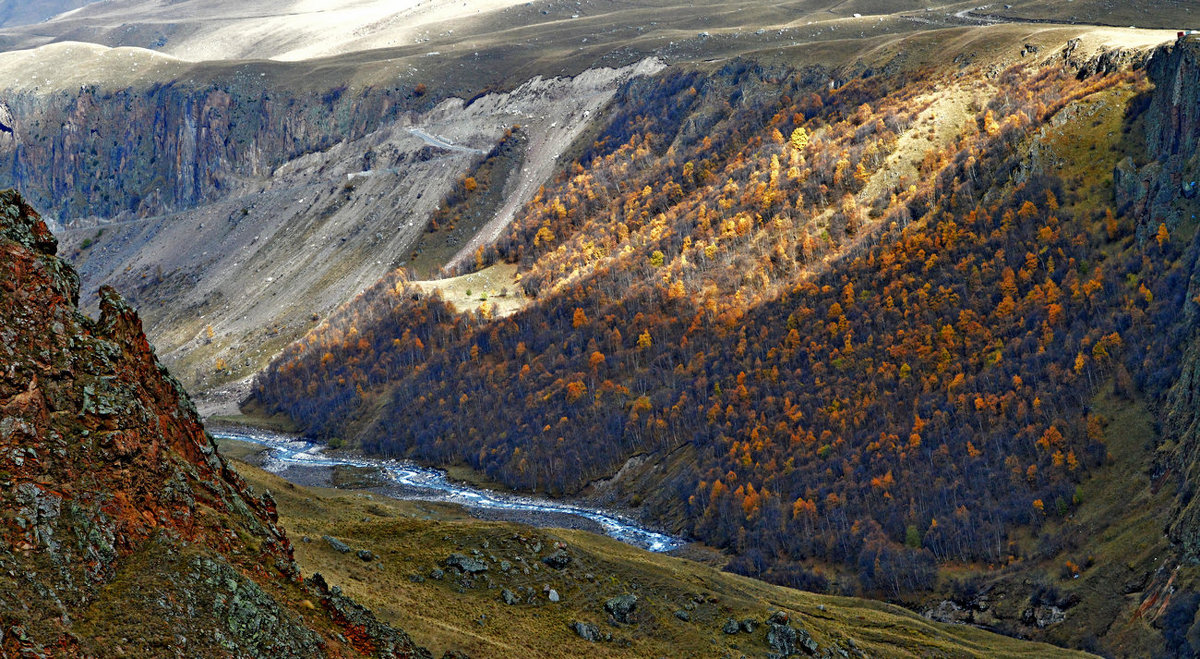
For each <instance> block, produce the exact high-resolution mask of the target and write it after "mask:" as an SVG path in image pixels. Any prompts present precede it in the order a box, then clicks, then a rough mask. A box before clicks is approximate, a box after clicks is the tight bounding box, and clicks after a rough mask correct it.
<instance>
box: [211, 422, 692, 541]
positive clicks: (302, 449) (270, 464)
mask: <svg viewBox="0 0 1200 659" xmlns="http://www.w3.org/2000/svg"><path fill="white" fill-rule="evenodd" d="M212 435H213V436H214V437H216V438H217V439H231V440H237V441H242V442H250V443H252V444H258V445H260V446H265V447H267V448H269V449H270V458H269V459H268V461H267V463H266V464H264V465H263V468H264V469H266V470H267V471H271V472H276V473H278V472H279V471H282V470H284V469H286V468H288V467H295V466H300V467H340V466H345V467H365V468H372V469H379V470H380V472H381V473H382V474H383V475H384V476H385V477H386V478H388V479H389V480H391V481H392V482H394V483H395V484H397V485H400V486H403V488H402V492H403V493H402V494H400V495H398V496H396V498H399V499H411V500H417V501H442V502H450V503H457V504H459V505H462V506H465V507H467V508H474V509H477V510H492V511H518V512H523V513H526V514H529V515H533V516H535V517H537V516H542V517H553V516H561V515H570V516H573V517H579V518H582V519H585V520H588V521H590V522H592V523H594V524H597V525H599V526H600V527H601V528H602V529H604V533H605V534H607V535H608V536H610V537H612V538H615V539H617V540H620V541H621V542H624V543H627V544H630V545H634V546H635V547H641V548H642V549H647V550H650V551H653V552H666V551H671V550H672V549H676V548H678V547H680V546H682V545H683V544H684V541H683V540H681V539H680V538H676V537H673V536H670V535H666V534H664V533H659V532H657V531H652V530H650V529H648V528H645V527H643V526H641V525H639V524H638V523H637V522H634V521H633V520H630V519H628V518H626V517H623V516H621V515H617V514H616V513H611V512H606V511H603V510H599V509H596V508H589V507H587V506H582V505H577V504H570V503H560V502H557V501H549V500H546V499H539V498H537V497H529V496H523V495H518V494H507V493H502V492H495V491H492V490H485V489H480V488H474V487H470V486H468V485H462V484H459V483H453V482H451V481H450V480H449V479H447V478H446V474H445V472H443V471H441V470H439V469H431V468H429V467H422V466H420V465H417V464H414V463H412V462H408V461H404V460H376V459H371V458H363V457H342V456H336V457H335V456H329V455H325V454H324V450H325V448H326V447H325V446H323V445H321V444H317V443H314V442H309V441H306V440H303V439H300V438H296V437H289V436H286V435H280V434H276V433H271V432H267V431H262V430H250V429H239V430H237V431H233V430H222V431H217V432H213V433H212ZM547 525H548V526H552V525H553V524H547Z"/></svg>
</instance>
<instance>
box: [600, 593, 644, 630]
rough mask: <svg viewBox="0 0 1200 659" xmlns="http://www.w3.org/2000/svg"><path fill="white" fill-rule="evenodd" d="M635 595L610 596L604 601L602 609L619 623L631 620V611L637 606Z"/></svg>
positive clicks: (627, 622) (626, 622)
mask: <svg viewBox="0 0 1200 659" xmlns="http://www.w3.org/2000/svg"><path fill="white" fill-rule="evenodd" d="M637 603H638V598H637V595H632V594H625V595H617V596H616V597H613V598H610V599H609V600H608V601H606V602H605V603H604V610H605V611H608V613H609V615H611V616H612V617H613V620H616V621H617V622H619V623H623V624H629V623H631V622H633V612H634V610H635V609H636V608H637Z"/></svg>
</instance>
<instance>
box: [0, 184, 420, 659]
mask: <svg viewBox="0 0 1200 659" xmlns="http://www.w3.org/2000/svg"><path fill="white" fill-rule="evenodd" d="M56 251H57V241H56V239H55V238H54V236H53V235H52V234H51V233H50V231H49V230H48V228H47V226H46V224H45V222H43V221H42V220H41V219H40V218H39V216H38V214H37V213H36V212H35V211H34V210H33V209H32V208H30V207H29V206H28V205H27V204H26V203H25V202H24V200H22V199H21V198H20V197H19V196H18V195H17V194H16V193H14V192H12V191H7V192H3V193H0V336H2V337H3V342H2V347H0V363H2V364H3V370H2V372H0V456H2V458H0V460H2V461H0V486H2V489H0V649H2V650H3V652H2V654H4V655H5V656H170V655H175V656H222V655H236V656H263V657H283V656H294V657H311V656H360V655H367V656H392V657H427V656H429V654H428V653H427V652H425V651H424V650H422V649H421V648H419V647H417V646H415V645H414V644H413V643H412V642H411V641H410V640H409V639H408V637H407V636H405V635H404V634H403V633H402V632H398V631H396V630H394V629H392V628H390V627H387V626H386V625H383V624H381V623H379V622H377V621H376V620H375V618H374V617H373V616H372V615H371V614H370V613H369V612H368V611H366V610H365V609H363V608H362V607H360V606H358V605H357V604H355V603H354V602H352V601H351V600H349V599H347V598H346V597H344V596H342V594H341V593H340V591H339V590H338V589H336V588H330V587H328V586H327V585H326V584H325V582H324V580H323V579H322V578H321V577H320V575H313V576H312V577H310V578H309V579H304V578H302V575H301V572H300V569H299V567H298V566H297V564H296V563H295V562H294V560H293V558H292V556H293V553H292V552H293V550H292V546H291V543H290V542H289V540H288V538H287V536H286V535H285V534H284V532H283V530H282V529H281V528H280V527H279V525H278V517H277V514H276V510H275V503H274V500H273V499H272V498H271V496H270V494H269V493H264V494H263V495H262V496H257V495H255V494H253V493H251V492H250V490H249V489H248V488H247V486H246V484H245V482H244V481H243V480H242V479H241V477H239V476H238V474H237V473H236V472H234V471H233V470H232V469H230V467H229V466H228V464H227V463H226V462H225V460H224V459H223V458H222V457H221V456H220V455H219V454H217V453H216V451H215V449H214V446H213V443H212V441H211V439H210V438H209V437H208V435H207V434H206V433H205V432H204V429H203V427H202V426H201V425H200V422H199V418H198V417H197V415H196V411H195V408H194V407H193V406H192V404H191V402H190V401H189V399H188V397H187V394H186V393H185V392H184V390H183V388H182V387H181V386H180V385H179V383H178V382H177V381H176V380H175V379H174V378H172V377H171V376H170V375H169V374H168V373H167V371H166V369H165V368H163V366H162V365H161V364H160V363H159V362H158V360H157V358H156V357H155V355H154V352H153V350H152V348H151V347H150V345H149V343H148V342H147V340H146V337H145V335H144V334H143V333H142V326H141V321H140V320H139V318H138V316H137V314H136V312H134V311H133V309H132V308H130V307H129V305H128V304H126V302H125V301H124V300H123V299H122V298H121V296H120V295H119V294H117V293H116V291H114V290H113V289H111V288H105V289H103V290H101V291H100V293H99V307H100V314H99V317H98V318H96V319H92V318H89V317H87V316H84V315H82V314H80V312H79V310H78V307H77V304H78V299H79V276H78V275H77V274H76V272H75V271H74V269H73V268H71V266H69V265H68V264H67V263H66V262H64V261H62V260H61V259H59V258H58V257H56V256H55V253H56Z"/></svg>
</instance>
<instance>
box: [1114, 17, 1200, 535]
mask: <svg viewBox="0 0 1200 659" xmlns="http://www.w3.org/2000/svg"><path fill="white" fill-rule="evenodd" d="M1149 73H1150V77H1151V80H1153V82H1154V83H1155V86H1156V87H1155V91H1154V93H1153V94H1152V95H1151V97H1150V100H1149V105H1148V107H1147V109H1146V111H1145V115H1144V125H1145V133H1146V149H1147V156H1148V159H1149V160H1150V162H1149V164H1147V165H1146V166H1145V167H1143V168H1142V169H1141V170H1140V174H1139V176H1137V177H1136V179H1134V180H1133V184H1131V185H1127V187H1126V189H1127V190H1130V192H1127V193H1126V194H1125V195H1124V197H1122V196H1121V192H1120V186H1118V200H1119V201H1120V200H1122V199H1125V200H1131V201H1132V203H1134V204H1138V205H1140V206H1138V210H1139V211H1140V216H1139V217H1140V224H1139V228H1138V231H1139V235H1143V236H1148V235H1153V232H1155V231H1157V230H1158V227H1159V226H1160V225H1166V227H1167V228H1168V231H1169V232H1170V233H1172V235H1173V234H1174V233H1175V232H1176V231H1179V232H1180V233H1186V231H1187V229H1188V227H1190V226H1194V223H1195V217H1196V214H1197V212H1200V201H1198V200H1197V198H1196V192H1197V185H1198V184H1197V182H1196V181H1197V179H1200V155H1197V150H1196V144H1197V143H1198V141H1200V41H1198V40H1196V39H1195V38H1191V37H1189V38H1184V39H1180V40H1179V41H1177V42H1176V43H1175V44H1174V45H1173V46H1172V47H1169V48H1162V49H1160V50H1159V51H1158V52H1156V53H1155V55H1154V57H1153V58H1152V59H1151V60H1150V64H1149ZM1126 165H1128V162H1127V163H1126ZM1122 178H1123V177H1122V176H1121V170H1120V169H1118V176H1117V177H1116V179H1117V180H1118V181H1121V180H1122ZM1124 181H1125V183H1126V184H1130V183H1131V181H1130V179H1129V178H1128V177H1124ZM1181 265H1182V268H1181V272H1180V281H1181V284H1180V290H1181V293H1182V294H1181V295H1180V302H1179V304H1180V308H1179V309H1178V313H1179V321H1178V322H1179V326H1180V327H1181V328H1182V329H1181V332H1180V333H1181V335H1182V336H1183V337H1190V338H1185V345H1182V346H1181V347H1180V352H1181V353H1182V355H1183V360H1182V362H1181V371H1180V375H1179V379H1178V380H1177V381H1176V382H1175V384H1174V386H1173V387H1172V388H1171V389H1170V391H1169V392H1168V395H1167V400H1166V404H1165V406H1164V410H1163V412H1164V413H1163V414H1162V415H1161V417H1162V418H1163V434H1164V438H1165V440H1166V442H1167V443H1166V445H1165V447H1164V448H1165V450H1163V451H1162V455H1164V456H1165V457H1164V459H1163V460H1161V461H1160V464H1159V468H1160V469H1161V470H1163V471H1170V472H1173V473H1175V474H1177V475H1179V476H1180V477H1181V488H1180V499H1179V506H1180V507H1179V510H1178V511H1177V514H1176V517H1175V521H1174V523H1173V524H1172V527H1171V529H1170V536H1171V539H1172V540H1173V541H1175V542H1176V543H1178V544H1179V546H1180V547H1181V549H1182V550H1183V553H1184V556H1185V557H1188V558H1192V559H1195V558H1197V557H1200V500H1198V499H1196V498H1195V493H1196V485H1195V484H1196V482H1197V480H1196V479H1197V478H1198V477H1200V333H1198V332H1197V327H1198V326H1200V325H1198V323H1200V239H1197V238H1193V239H1192V243H1191V245H1190V246H1189V247H1188V248H1187V251H1186V252H1185V254H1184V255H1183V258H1182V259H1181Z"/></svg>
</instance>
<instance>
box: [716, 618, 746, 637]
mask: <svg viewBox="0 0 1200 659" xmlns="http://www.w3.org/2000/svg"><path fill="white" fill-rule="evenodd" d="M741 629H742V627H741V625H739V624H738V621H736V620H734V619H733V618H729V619H728V620H726V621H725V624H724V625H722V626H721V631H723V632H725V633H726V634H736V633H738V632H739V631H741Z"/></svg>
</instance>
